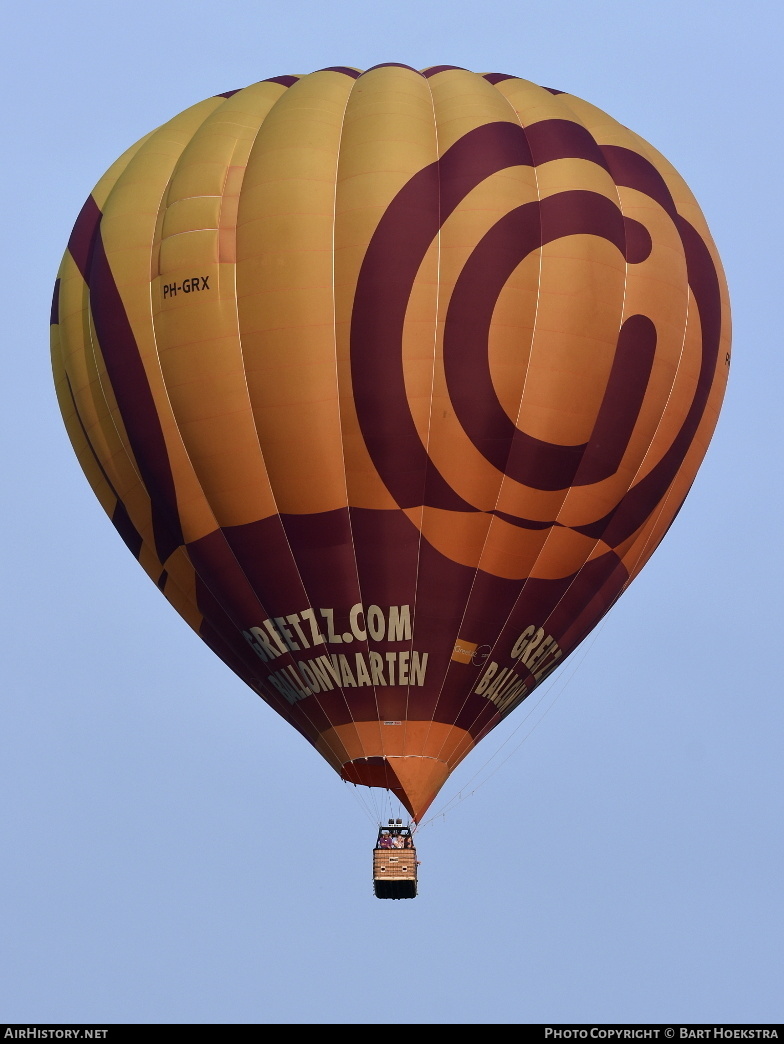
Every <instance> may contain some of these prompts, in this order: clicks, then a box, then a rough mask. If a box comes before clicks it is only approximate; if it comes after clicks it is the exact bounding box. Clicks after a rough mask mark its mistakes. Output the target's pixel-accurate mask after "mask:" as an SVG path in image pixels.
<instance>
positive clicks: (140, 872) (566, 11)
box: [0, 0, 784, 1025]
mask: <svg viewBox="0 0 784 1044" xmlns="http://www.w3.org/2000/svg"><path fill="white" fill-rule="evenodd" d="M780 17H781V16H780V14H779V10H778V8H777V7H776V6H775V5H773V4H771V3H764V2H760V0H749V2H746V3H742V4H741V3H736V2H721V0H719V2H715V3H710V4H709V3H705V2H692V3H688V4H683V3H673V2H670V0H662V2H660V3H658V4H655V5H653V4H651V5H633V4H631V3H622V2H617V0H607V2H604V3H600V2H597V0H586V2H582V3H580V2H577V0H562V2H560V3H558V4H547V5H545V4H539V5H532V4H527V3H522V2H521V3H512V2H508V0H484V2H483V3H474V4H468V3H465V2H452V3H447V2H445V0H430V2H427V0H421V2H418V3H414V2H411V0H401V2H398V3H396V4H388V5H383V6H382V5H366V4H360V3H358V2H355V0H347V2H342V3H334V4H324V3H321V4H317V3H314V2H303V0H290V2H289V3H287V4H285V5H272V4H267V3H263V2H262V3H258V2H257V3H253V4H251V3H247V2H243V0H225V2H223V3H222V4H218V5H216V4H207V3H205V2H203V0H187V2H180V0H174V2H169V3H164V4H159V3H152V2H150V0H137V2H136V3H134V4H133V5H123V6H119V5H117V6H114V5H113V6H111V7H107V6H106V5H105V4H98V3H90V2H86V0H74V2H73V3H71V4H69V5H57V6H55V5H52V4H51V3H42V2H40V0H32V2H29V3H27V4H25V5H19V6H18V9H17V10H16V11H15V13H14V14H13V15H12V16H10V17H9V19H8V21H7V23H6V44H7V50H6V58H5V61H4V63H3V72H2V75H3V76H4V77H6V78H7V83H6V85H5V97H6V107H5V122H6V128H5V130H4V140H5V143H6V149H5V162H4V164H3V167H2V178H3V179H4V181H5V182H6V183H5V186H4V198H5V200H6V219H5V221H6V227H7V228H8V227H9V226H10V236H9V237H8V240H7V249H6V251H5V258H6V262H7V263H6V265H5V272H4V275H3V294H4V315H5V320H6V335H5V345H4V358H5V364H4V368H5V382H4V408H3V410H2V416H1V417H0V425H1V427H0V430H1V431H2V438H3V447H4V449H3V460H4V468H3V474H4V488H5V492H6V496H5V503H4V510H3V512H2V516H1V518H2V523H1V524H2V527H3V539H2V543H0V547H2V551H3V591H4V595H5V597H4V598H3V605H2V612H3V624H2V634H3V664H4V668H5V671H4V674H5V684H4V685H3V690H4V698H3V700H2V705H1V707H0V714H2V736H3V741H2V742H3V756H2V760H0V795H1V800H0V809H1V811H0V815H1V816H2V826H1V827H0V829H1V831H2V839H3V857H2V860H0V1018H2V1019H4V1020H7V1021H18V1022H33V1021H37V1022H61V1021H62V1022H88V1023H89V1022H109V1023H112V1022H114V1023H123V1022H130V1023H146V1022H151V1023H226V1024H228V1023H259V1024H276V1023H280V1024H316V1023H326V1024H330V1023H349V1024H366V1023H375V1022H388V1021H390V1020H392V1021H402V1022H411V1023H422V1024H457V1023H473V1024H504V1023H540V1022H544V1023H561V1022H570V1021H575V1022H580V1023H582V1022H623V1021H641V1022H647V1021H652V1022H661V1023H666V1024H675V1025H677V1024H678V1022H710V1023H711V1024H713V1023H718V1022H722V1021H723V1022H729V1021H732V1022H766V1021H781V1020H782V1017H783V1016H784V1010H783V1008H784V1004H783V1003H782V991H781V982H782V981H783V979H784V974H783V973H784V968H782V964H784V961H783V960H782V957H783V954H782V949H783V944H782V939H784V924H783V923H782V922H783V921H784V917H783V916H782V915H783V913H784V903H783V902H782V890H781V866H782V859H783V857H784V851H783V849H784V845H783V844H782V830H781V821H782V811H784V779H782V775H783V774H784V772H783V770H782V759H781V754H780V749H781V736H782V728H783V727H784V711H782V688H783V686H782V678H781V668H780V659H779V656H780V649H781V645H782V641H781V636H780V629H781V617H782V597H781V588H782V554H781V551H780V536H779V534H780V530H781V522H780V514H781V510H782V501H783V493H784V490H783V489H782V468H781V466H780V457H781V454H782V450H783V449H784V440H782V435H781V421H780V416H781V405H780V401H781V389H782V387H784V366H783V364H782V335H781V320H780V319H777V318H776V316H777V315H779V313H780V308H781V296H782V294H781V287H782V275H783V274H784V273H782V263H781V254H780V248H779V245H780V240H781V231H780V230H781V228H782V206H781V189H780V180H781V173H780V171H781V164H782V146H781V142H780V134H779V128H780V126H781V123H782V112H781V99H782V77H781V71H780V69H781V59H780V53H779V52H780V47H779V45H778V44H779V41H780V39H781V29H782V26H781V22H780ZM382 61H399V62H404V63H406V64H409V65H413V66H420V67H423V66H428V65H433V64H451V65H459V66H465V67H467V68H471V69H475V70H477V71H487V70H495V71H503V72H509V73H516V74H518V75H520V76H523V77H525V78H527V79H531V80H534V81H536V82H539V83H543V84H546V85H548V86H552V87H558V88H561V89H564V90H567V91H569V92H571V93H574V94H577V95H580V96H582V97H584V98H586V99H588V100H589V101H591V102H593V103H594V104H596V105H599V106H600V107H602V108H604V109H606V110H607V111H608V112H610V113H611V114H612V115H614V116H615V117H616V118H617V119H619V120H620V121H621V122H623V123H625V124H627V125H628V126H630V127H632V128H633V129H634V130H636V131H637V132H638V133H640V134H641V135H642V136H643V137H645V138H647V139H648V140H649V141H651V142H652V143H653V144H654V145H655V146H656V147H657V148H659V149H660V150H661V151H662V152H663V153H664V154H665V155H666V156H667V157H668V158H669V159H670V160H671V161H672V162H673V163H674V165H675V166H676V167H677V168H678V169H679V170H680V172H681V173H682V174H683V176H684V177H685V178H686V180H687V182H688V183H689V184H690V186H691V188H692V190H693V191H694V193H695V195H696V196H697V198H698V200H699V201H700V204H701V206H702V208H703V211H704V212H705V214H706V217H707V219H708V222H709V224H710V227H711V229H712V232H713V235H714V238H715V239H716V242H717V244H718V247H719V250H720V252H721V254H722V257H723V260H724V264H725V268H726V271H727V276H728V280H729V285H730V293H731V299H732V305H733V318H734V328H735V333H734V354H733V371H732V375H731V379H730V386H729V392H728V395H727V399H726V402H725V407H724V411H723V414H722V417H721V420H720V423H719V427H718V430H717V433H716V436H715V438H714V441H713V444H712V446H711V449H710V452H709V454H708V457H707V459H706V462H705V464H704V466H703V469H702V470H701V472H700V474H699V476H698V478H697V481H696V483H695V485H694V488H693V490H692V493H691V494H690V496H689V498H688V500H687V502H686V505H685V507H684V508H683V510H682V511H681V514H680V516H679V517H678V519H677V520H676V523H675V524H674V525H673V527H672V529H671V531H670V533H669V534H668V536H667V538H666V540H665V541H664V543H663V544H662V546H661V548H660V549H659V550H658V552H657V553H656V555H655V556H654V558H653V559H652V561H651V562H650V563H649V565H648V566H647V567H646V569H645V571H644V572H643V574H642V575H641V576H640V577H639V578H638V579H637V580H636V581H635V583H634V585H633V586H632V588H631V589H630V590H629V591H628V592H627V593H626V594H625V595H624V597H623V599H622V600H621V601H620V602H619V604H618V605H617V606H616V607H615V609H614V610H613V611H612V612H611V613H610V615H609V616H608V618H607V619H606V621H605V622H604V624H603V626H602V627H601V628H600V630H599V632H598V633H597V634H596V635H595V636H594V637H592V638H591V639H589V640H588V641H587V642H586V643H585V644H584V646H583V647H581V648H580V649H579V650H578V651H577V652H576V653H575V654H574V655H573V656H572V657H571V658H570V659H569V660H568V661H567V662H566V664H565V665H564V666H563V667H562V668H561V669H560V671H559V672H557V673H556V674H555V675H554V676H553V677H552V679H551V680H550V681H549V682H548V683H547V684H546V685H545V686H543V689H542V690H538V691H537V692H536V693H535V695H534V696H533V697H532V698H531V700H530V701H529V702H528V703H526V704H524V705H523V707H522V708H521V709H520V710H519V711H518V712H516V714H514V715H513V716H512V717H511V718H509V719H508V721H507V722H506V723H505V724H504V725H503V726H502V727H501V728H499V729H497V730H496V731H495V732H494V733H493V734H492V735H491V736H490V737H489V738H488V739H487V740H486V741H485V742H484V743H483V744H482V746H481V747H480V748H479V749H478V750H477V751H475V752H474V754H473V755H472V756H471V757H470V758H469V759H467V761H466V762H464V763H463V765H462V766H461V767H460V768H459V769H458V771H457V772H456V773H455V775H454V776H453V778H452V780H451V781H450V782H449V783H448V784H447V785H446V787H445V788H444V790H443V791H442V795H441V797H440V799H439V800H438V801H437V802H436V804H435V806H434V808H433V810H432V811H433V812H434V813H437V812H438V811H439V810H440V809H442V808H443V807H444V806H447V809H446V813H445V815H441V816H438V817H437V818H435V819H434V820H433V821H432V823H430V824H429V825H428V826H427V827H426V828H425V829H423V830H422V831H421V832H420V834H419V837H418V846H419V857H420V859H421V861H422V866H421V868H420V875H421V877H420V880H421V892H420V896H419V897H418V899H417V900H416V901H415V902H401V903H391V902H379V901H377V900H375V899H374V898H373V896H372V890H371V883H370V849H371V847H372V844H373V840H374V837H375V828H374V825H373V815H374V814H375V813H376V812H379V811H380V812H382V813H383V814H384V815H386V809H377V810H375V812H374V810H373V809H372V808H370V807H366V805H363V804H362V803H361V802H360V801H359V800H358V792H357V791H355V789H354V788H353V787H351V786H349V785H347V784H344V783H342V782H341V781H340V780H339V779H338V777H337V776H336V775H335V774H334V773H333V772H332V770H331V769H329V768H328V766H327V765H326V763H324V762H323V761H322V760H321V759H320V758H319V757H318V756H317V755H316V753H315V752H314V751H313V750H312V749H311V748H310V747H309V746H308V745H307V744H306V743H304V742H303V741H302V739H301V738H300V737H299V736H298V735H296V734H295V733H294V732H293V730H289V729H287V727H286V726H285V724H284V722H283V721H282V720H281V719H279V718H278V717H277V716H276V715H275V714H273V713H272V711H270V710H269V709H268V708H267V707H266V706H265V705H264V704H263V703H262V702H261V701H260V700H258V699H257V698H256V697H255V696H254V695H253V693H251V692H250V690H248V689H246V688H245V687H244V686H243V685H242V683H241V682H240V681H239V680H238V679H236V678H235V677H234V676H233V675H232V674H231V673H230V672H229V671H228V670H227V669H226V668H225V667H224V666H223V665H222V664H221V663H220V662H218V661H217V660H216V659H215V658H214V657H212V655H211V654H210V653H209V651H208V650H207V648H206V647H205V646H203V645H202V644H201V643H200V642H199V640H198V639H197V638H196V637H195V636H194V635H193V634H192V632H191V631H190V630H189V629H188V628H187V626H186V625H185V624H184V623H183V622H182V621H181V620H180V619H179V618H178V617H177V616H176V614H174V613H173V611H172V610H171V609H170V607H169V606H168V604H167V603H166V602H165V600H164V599H163V598H161V596H160V595H159V593H158V592H157V591H156V590H155V588H154V586H153V585H152V584H151V583H150V582H149V580H148V579H147V578H146V576H145V575H144V574H143V572H142V571H141V570H140V569H139V567H138V566H137V564H136V563H135V562H134V561H133V559H132V558H131V556H130V555H129V554H128V552H127V551H126V549H125V547H124V546H123V544H122V543H121V541H120V540H119V539H118V538H117V535H116V533H115V532H114V530H113V529H112V527H111V525H110V524H109V522H108V520H107V519H106V518H105V516H104V515H103V513H102V511H101V509H100V507H99V505H98V503H97V502H96V501H95V499H94V497H93V495H92V493H91V491H90V490H89V488H88V486H87V484H86V482H85V481H84V479H83V477H82V475H81V472H80V471H79V469H78V466H77V464H76V461H75V458H74V456H73V454H72V452H71V449H70V445H69V443H68V441H67V438H66V436H65V432H64V430H63V427H62V423H61V421H60V417H59V413H58V411H57V407H56V403H55V398H54V393H53V389H52V383H51V375H50V371H49V361H48V335H47V322H48V314H49V303H50V299H51V287H52V283H53V281H54V277H55V274H56V270H57V266H58V264H59V259H60V256H61V254H62V251H63V249H64V247H65V243H66V241H67V238H68V234H69V232H70V228H71V225H72V224H73V221H74V219H75V217H76V214H77V213H78V210H79V208H80V206H81V204H82V202H83V200H84V198H85V196H86V195H87V193H88V192H89V191H90V189H91V188H92V186H93V184H94V183H95V181H96V180H97V179H98V177H99V176H100V175H101V174H102V173H103V171H104V170H105V169H106V167H108V165H109V164H110V163H111V162H112V161H113V160H114V159H115V158H116V156H117V155H119V153H120V152H122V151H123V150H124V149H125V148H126V147H127V146H128V145H129V144H131V143H132V142H133V141H135V140H136V139H137V138H139V137H140V136H141V135H142V134H144V133H146V132H147V131H148V130H150V129H151V128H152V127H154V126H157V125H158V124H160V123H162V122H164V121H165V120H167V119H168V118H169V117H170V116H172V115H174V114H176V113H177V112H179V111H180V110H182V109H183V108H185V107H186V106H188V105H190V104H192V103H193V102H195V101H198V100H199V99H201V98H204V97H207V96H210V95H213V94H216V93H218V92H221V91H225V90H229V89H232V88H235V87H241V86H245V85H246V84H248V83H252V82H254V81H256V80H260V79H263V78H266V77H268V76H273V75H277V74H281V73H304V72H309V71H311V70H313V69H318V68H322V67H324V66H327V65H340V64H345V65H354V66H359V67H363V68H367V67H369V66H371V65H374V64H376V63H378V62H382ZM529 704H532V706H529ZM504 741H507V742H506V745H505V746H504V747H503V748H502V749H501V751H500V753H499V754H498V755H497V756H496V757H495V758H494V760H493V761H492V762H491V763H490V765H489V766H487V767H485V763H486V762H487V760H488V759H490V758H492V757H493V755H494V754H495V753H496V751H498V748H499V747H500V746H501V744H502V743H504ZM509 754H511V756H510V757H508V758H507V755H509ZM478 784H479V786H478V789H477V785H478ZM461 792H462V794H463V799H462V800H454V801H452V802H451V803H449V802H450V799H451V798H453V797H454V796H455V795H459V794H460V793H461ZM366 804H367V803H366ZM394 811H395V812H396V811H397V810H394ZM390 814H392V813H390Z"/></svg>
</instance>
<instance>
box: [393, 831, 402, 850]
mask: <svg viewBox="0 0 784 1044" xmlns="http://www.w3.org/2000/svg"><path fill="white" fill-rule="evenodd" d="M392 847H393V848H402V847H403V838H402V836H401V835H400V834H395V836H394V837H393V838H392Z"/></svg>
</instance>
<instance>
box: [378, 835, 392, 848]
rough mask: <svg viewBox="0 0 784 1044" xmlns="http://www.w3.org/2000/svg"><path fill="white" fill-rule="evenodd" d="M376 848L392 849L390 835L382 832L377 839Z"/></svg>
mask: <svg viewBox="0 0 784 1044" xmlns="http://www.w3.org/2000/svg"><path fill="white" fill-rule="evenodd" d="M378 847H379V848H391V847H392V838H391V837H390V835H389V834H388V833H387V832H386V831H382V833H381V837H379V839H378Z"/></svg>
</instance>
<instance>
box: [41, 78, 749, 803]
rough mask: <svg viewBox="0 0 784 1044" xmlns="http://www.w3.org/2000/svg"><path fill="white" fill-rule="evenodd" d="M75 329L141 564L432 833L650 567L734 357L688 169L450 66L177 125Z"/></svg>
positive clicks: (231, 103) (84, 216) (329, 750)
mask: <svg viewBox="0 0 784 1044" xmlns="http://www.w3.org/2000/svg"><path fill="white" fill-rule="evenodd" d="M52 334H53V364H54V372H55V379H56V385H57V391H58V395H59V400H60V404H61V408H62V412H63V415H64V418H65V422H66V426H67V429H68V432H69V435H70V437H71V440H72V442H73V445H74V448H75V450H76V453H77V455H78V457H79V460H80V463H81V465H82V467H83V469H84V471H85V473H86V475H87V477H88V479H89V481H90V483H91V484H92V487H93V489H94V490H95V493H96V495H97V497H98V499H99V500H100V502H101V504H102V505H103V507H104V508H105V510H106V511H107V513H108V514H109V515H110V517H111V519H112V521H113V523H114V525H115V526H116V528H117V530H118V531H119V533H120V535H121V536H122V537H123V539H124V540H125V542H126V544H127V545H128V547H129V548H130V550H131V551H132V553H133V554H134V555H135V556H136V558H137V559H138V561H139V563H140V564H141V565H142V567H143V568H144V569H145V570H146V571H147V572H148V574H149V575H150V576H151V578H152V579H153V580H154V582H155V583H156V584H157V585H158V587H159V588H160V589H161V591H162V592H163V594H164V595H165V597H166V598H168V600H169V601H170V602H171V604H172V605H173V606H174V608H175V609H176V610H177V611H178V612H179V613H180V614H181V616H182V617H183V618H184V619H185V620H186V621H187V622H188V623H189V624H190V625H191V626H192V627H193V628H194V629H195V630H196V631H197V633H198V634H199V635H200V636H201V638H202V639H203V640H204V641H205V642H206V643H207V644H208V645H209V646H210V647H211V648H212V649H213V650H214V651H215V652H216V653H217V655H218V656H220V657H221V658H222V659H223V660H224V661H225V662H226V663H227V664H228V666H229V667H230V668H231V669H232V670H233V671H235V672H236V674H238V675H239V676H240V677H241V678H242V679H243V680H244V681H245V682H247V684H248V685H249V686H250V687H251V688H252V689H253V690H254V691H255V692H256V693H258V695H259V696H261V697H262V699H264V700H265V701H266V702H267V703H268V704H269V705H270V706H271V707H273V708H274V709H275V710H276V711H277V712H278V713H279V714H281V715H282V716H283V717H284V718H285V719H286V720H287V721H289V722H290V723H291V724H292V725H293V726H294V727H295V728H296V729H298V730H299V732H300V733H301V734H302V735H303V736H304V737H305V738H306V739H308V740H309V741H310V742H311V743H312V744H313V745H314V746H315V747H316V749H317V750H318V751H319V752H320V753H321V754H322V755H323V756H324V758H326V760H327V761H328V762H329V763H330V764H331V765H332V766H333V767H334V768H335V769H336V771H337V772H339V773H340V774H341V775H342V776H343V778H344V779H346V780H350V781H352V782H355V783H358V784H364V785H367V786H373V787H386V788H389V789H391V790H392V791H394V793H395V794H396V795H397V796H398V797H399V798H400V800H401V801H402V802H403V804H404V805H405V806H406V807H407V808H408V810H409V811H410V812H411V814H412V815H413V816H414V817H415V818H416V819H419V818H421V816H422V814H423V812H424V811H425V809H426V808H427V807H428V806H429V804H430V803H431V802H432V800H433V798H434V797H435V795H436V794H437V792H438V790H439V788H440V787H441V786H442V785H443V783H444V781H445V780H446V778H447V776H448V775H449V773H450V772H451V771H452V769H453V768H454V767H455V766H456V765H457V763H458V762H459V761H460V760H461V759H462V758H464V757H465V756H466V754H467V753H468V752H469V751H470V750H471V749H472V748H473V747H474V746H475V745H476V743H477V742H478V741H479V740H480V739H481V738H482V737H483V736H485V735H486V734H487V733H488V732H489V731H490V730H491V729H492V728H493V727H494V726H495V725H496V724H497V723H498V722H499V721H500V720H501V719H502V718H503V717H505V716H506V715H507V714H509V713H511V712H512V711H513V710H514V709H515V707H517V706H518V705H519V704H520V703H521V702H522V701H523V700H524V699H525V698H526V697H527V696H528V695H529V694H530V693H531V692H532V690H533V689H534V688H535V687H536V685H538V684H539V683H540V682H541V681H542V680H543V679H544V678H545V677H546V676H547V675H548V673H549V672H550V671H552V670H553V669H554V668H555V667H556V666H557V665H558V664H559V663H560V662H561V661H562V660H563V658H564V657H565V656H568V654H569V653H570V652H571V651H572V650H573V649H574V648H575V647H576V646H577V645H578V644H579V643H580V642H581V641H582V639H583V638H584V637H585V636H586V635H587V634H588V632H589V631H590V630H591V629H592V628H593V627H594V626H595V625H596V623H597V622H598V621H599V620H600V619H601V618H602V616H603V615H604V614H605V613H606V612H607V610H608V609H609V608H610V606H611V605H612V604H613V603H614V602H615V600H616V599H617V598H618V596H619V595H620V594H621V592H622V591H623V590H624V588H625V587H626V586H627V585H628V584H629V582H630V581H631V580H632V579H633V578H634V576H635V575H636V574H637V573H638V572H639V570H640V569H641V568H642V566H643V565H644V563H645V562H646V561H647V559H648V558H649V557H650V555H651V553H652V552H653V551H654V549H655V548H656V546H657V545H658V543H659V542H660V540H661V539H662V537H663V535H664V534H665V532H666V531H667V528H668V527H669V525H670V524H671V522H672V520H673V518H674V517H675V515H676V514H677V512H678V510H679V508H680V506H681V504H682V502H683V499H684V497H685V496H686V493H687V492H688V489H689V487H690V485H691V483H692V481H693V479H694V476H695V474H696V471H697V468H698V467H699V464H700V462H701V460H702V457H703V455H704V453H705V450H706V448H707V445H708V442H709V439H710V437H711V434H712V432H713V429H714V426H715V423H716V419H717V414H718V410H719V406H720V403H721V398H722V395H723V390H724V385H725V382H726V375H727V371H728V365H729V309H728V300H727V293H726V288H725V284H724V279H723V276H722V273H721V267H720V263H719V260H718V256H717V254H716V250H715V247H714V245H713V242H712V240H711V238H710V234H709V232H708V229H707V227H706V224H705V221H704V218H703V217H702V215H701V213H700V210H699V208H698V207H697V205H696V203H695V201H694V199H693V197H692V195H691V193H690V192H689V190H688V188H687V187H686V186H685V184H684V183H683V181H682V179H681V178H680V177H679V176H678V174H677V173H676V172H675V171H674V170H673V168H672V167H671V166H670V165H669V164H668V163H667V162H666V160H664V159H663V158H662V157H661V156H660V155H659V154H658V153H657V152H656V151H655V150H654V149H653V148H652V147H651V146H649V145H648V144H647V143H646V142H644V141H643V140H642V139H641V138H639V137H638V136H637V135H635V134H633V133H632V132H631V131H629V130H627V129H626V128H625V127H623V126H621V125H620V124H618V123H616V122H615V121H614V120H612V119H611V118H610V117H609V116H607V115H606V114H605V113H604V112H601V111H600V110H598V109H596V108H595V107H593V106H592V105H590V104H588V103H587V102H585V101H582V100H580V99H578V98H576V97H574V96H572V95H569V94H566V93H563V92H560V91H557V90H553V89H547V88H543V87H539V86H536V85H535V84H532V83H530V82H528V81H526V80H522V79H519V78H516V77H513V76H506V75H501V74H486V75H478V74H474V73H471V72H468V71H466V70H462V69H456V68H452V67H448V66H439V67H435V68H433V69H428V70H424V71H423V72H418V71H416V70H413V69H410V68H408V67H406V66H402V65H387V66H379V67H376V68H374V69H371V70H369V71H367V72H365V73H361V74H360V72H359V71H357V70H354V69H349V68H342V67H341V68H334V69H328V70H322V71H320V72H316V73H312V74H311V75H308V76H302V77H297V76H280V77H273V78H272V79H269V80H265V81H263V82H261V83H256V84H253V85H252V86H250V87H247V88H245V89H244V90H240V91H229V92H227V93H226V94H222V95H218V96H216V97H213V98H209V99H207V100H205V101H202V102H200V103H199V104H197V105H195V106H193V107H192V108H190V109H187V110H186V111H185V112H183V113H182V114H180V115H179V116H176V117H175V118H174V119H173V120H171V121H170V122H169V123H167V124H165V125H164V126H162V127H160V128H158V129H157V130H155V131H153V132H152V133H151V134H149V135H148V136H147V137H146V138H143V139H142V140H141V141H140V142H137V143H136V144H135V145H134V146H133V147H132V148H130V149H129V150H128V151H127V152H126V153H125V154H124V155H123V156H122V157H121V158H120V159H119V160H118V161H117V162H116V163H115V164H114V165H113V166H112V167H111V168H110V170H109V171H108V172H107V173H106V174H105V175H104V177H103V178H102V179H101V180H100V181H99V182H98V184H97V186H96V188H95V189H94V191H93V193H92V194H91V196H90V197H89V198H88V200H87V202H86V203H85V205H84V208H83V209H82V211H81V213H80V215H79V217H78V219H77V222H76V225H75V227H74V230H73V233H72V235H71V239H70V242H69V244H68V249H67V251H66V254H65V257H64V258H63V262H62V266H61V269H60V274H59V278H58V280H57V284H56V287H55V294H54V301H53V307H52Z"/></svg>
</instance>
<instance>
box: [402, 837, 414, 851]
mask: <svg viewBox="0 0 784 1044" xmlns="http://www.w3.org/2000/svg"><path fill="white" fill-rule="evenodd" d="M413 847H414V839H413V837H412V836H411V835H410V834H407V835H406V837H404V838H403V848H413Z"/></svg>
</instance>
